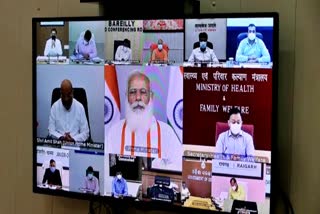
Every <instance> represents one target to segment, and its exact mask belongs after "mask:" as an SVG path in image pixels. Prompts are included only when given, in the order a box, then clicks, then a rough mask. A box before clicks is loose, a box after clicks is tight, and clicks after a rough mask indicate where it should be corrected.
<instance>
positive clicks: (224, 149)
mask: <svg viewBox="0 0 320 214" xmlns="http://www.w3.org/2000/svg"><path fill="white" fill-rule="evenodd" d="M228 125H229V130H227V131H225V132H222V133H221V134H220V135H219V137H218V140H217V143H216V148H215V153H217V154H226V155H232V159H237V158H238V157H239V156H244V157H253V156H254V145H253V139H252V136H251V135H250V134H248V133H246V132H244V131H243V130H241V126H242V118H241V112H240V110H239V109H238V108H232V109H230V111H229V120H228Z"/></svg>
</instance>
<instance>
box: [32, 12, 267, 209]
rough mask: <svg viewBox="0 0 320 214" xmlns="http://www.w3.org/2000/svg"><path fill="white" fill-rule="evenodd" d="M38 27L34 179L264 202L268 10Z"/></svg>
mask: <svg viewBox="0 0 320 214" xmlns="http://www.w3.org/2000/svg"><path fill="white" fill-rule="evenodd" d="M36 31H37V38H39V39H37V59H36V61H37V67H36V73H37V86H36V87H37V109H38V112H37V121H36V122H37V139H36V140H37V142H36V143H37V145H38V147H37V150H38V152H37V157H38V159H37V160H38V161H37V185H38V187H40V188H50V189H59V190H62V191H71V192H78V193H83V194H97V195H104V196H113V197H120V198H121V197H127V196H128V197H132V198H136V199H139V200H144V201H151V200H160V201H167V202H174V203H175V204H176V205H179V206H186V207H188V206H190V207H193V206H194V205H193V204H194V203H195V202H199V204H202V205H203V206H204V207H206V209H209V210H218V209H223V207H224V206H223V205H226V204H228V203H229V204H230V203H232V202H230V200H231V201H232V200H243V201H254V202H257V205H258V208H259V209H261V207H264V206H268V205H267V204H268V203H269V198H268V193H269V192H270V178H269V177H270V163H271V152H270V151H271V128H272V127H271V123H272V121H271V118H272V117H271V116H272V115H271V110H272V108H271V107H272V59H273V47H272V44H273V19H270V18H255V19H253V18H241V19H240V18H238V19H229V18H224V19H223V18H219V19H186V20H183V19H165V20H108V21H70V22H68V21H63V22H59V24H57V23H53V22H52V23H51V24H50V22H49V24H48V23H46V24H43V23H42V24H40V23H38V25H37V28H36ZM251 40H252V41H255V43H252V44H251V43H250V41H251ZM241 42H242V45H241V44H240V43H241ZM248 45H254V46H255V49H254V50H250V48H248V47H247V46H248ZM199 53H200V54H199ZM201 55H202V56H201ZM207 55H208V56H207ZM238 56H240V57H238ZM190 59H193V60H191V61H190ZM186 62H187V63H186ZM230 62H231V63H230ZM49 80H50V81H49ZM39 89H41V90H39ZM70 89H71V90H70ZM59 99H60V100H59ZM70 99H72V100H73V101H72V102H70ZM59 101H60V102H59ZM55 103H57V105H56V106H55V107H53V104H55ZM70 103H71V104H70ZM58 104H59V105H58ZM75 106H77V107H75ZM234 107H235V108H234ZM231 109H233V110H234V109H238V110H239V112H237V111H236V112H235V114H233V116H234V115H236V116H238V115H240V120H239V118H238V117H235V118H233V116H229V114H228V113H230V110H231ZM72 111H74V114H73V115H72V116H71V114H70V116H66V115H69V114H68V113H69V112H72ZM59 116H60V119H59ZM61 116H62V117H61ZM231 117H232V119H231ZM64 120H65V121H64ZM237 124H238V125H237ZM53 127H55V129H56V130H54V131H53ZM235 130H238V132H237V133H240V135H241V137H242V138H243V139H244V141H245V143H244V144H241V146H237V148H236V147H234V148H230V146H231V145H232V143H234V142H236V140H234V139H233V141H234V142H228V141H225V139H224V140H223V139H222V135H221V134H222V133H223V132H225V133H226V134H225V137H232V136H233V135H232V134H233V132H234V131H235ZM239 130H240V131H239ZM244 133H246V134H244ZM237 136H238V135H237ZM242 151H244V152H242ZM266 163H267V164H266ZM128 167H130V168H132V169H133V170H131V171H130V170H128ZM57 170H58V171H57ZM47 171H48V172H47ZM46 173H47V175H45V174H46ZM50 173H51V174H55V175H54V179H53V180H55V181H54V182H53V181H52V179H48V175H50ZM58 175H60V180H61V182H60V181H59V176H58ZM49 177H50V176H49ZM57 181H58V182H57ZM233 187H237V188H236V189H233ZM202 189H203V190H206V191H202ZM200 190H201V191H200ZM254 190H256V191H255V193H254ZM159 192H164V194H159ZM225 207H226V206H225ZM202 208H203V207H202Z"/></svg>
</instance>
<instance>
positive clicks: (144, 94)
mask: <svg viewBox="0 0 320 214" xmlns="http://www.w3.org/2000/svg"><path fill="white" fill-rule="evenodd" d="M153 99H154V93H153V91H152V89H151V84H150V79H149V78H148V77H147V76H146V75H145V74H144V73H141V72H134V73H132V74H131V75H129V78H128V81H127V87H126V99H125V100H126V101H125V102H126V104H125V107H126V108H125V110H126V111H125V118H124V119H122V120H120V121H118V122H116V123H114V124H113V125H112V126H111V127H110V128H109V129H108V130H106V138H105V144H106V146H107V152H108V153H111V154H120V155H129V156H140V157H148V158H154V160H153V162H152V165H153V166H154V167H157V168H166V169H171V168H173V169H171V170H181V166H182V144H181V142H180V141H179V139H178V137H177V135H176V134H175V132H174V131H173V129H172V127H171V126H169V125H168V124H167V123H164V122H162V121H159V120H157V119H156V118H155V116H154V114H153Z"/></svg>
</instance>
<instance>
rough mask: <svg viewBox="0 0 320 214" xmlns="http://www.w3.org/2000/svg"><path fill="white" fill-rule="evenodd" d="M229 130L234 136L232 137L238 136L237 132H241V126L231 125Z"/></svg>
mask: <svg viewBox="0 0 320 214" xmlns="http://www.w3.org/2000/svg"><path fill="white" fill-rule="evenodd" d="M230 130H231V132H232V134H234V135H237V134H239V132H240V130H241V124H238V123H234V124H231V125H230Z"/></svg>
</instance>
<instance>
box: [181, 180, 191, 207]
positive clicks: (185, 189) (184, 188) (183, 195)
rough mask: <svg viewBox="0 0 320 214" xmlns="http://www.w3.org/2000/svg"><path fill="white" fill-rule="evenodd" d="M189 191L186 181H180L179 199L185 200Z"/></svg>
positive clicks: (188, 195)
mask: <svg viewBox="0 0 320 214" xmlns="http://www.w3.org/2000/svg"><path fill="white" fill-rule="evenodd" d="M190 195H191V194H190V191H189V189H188V187H187V185H186V182H184V181H183V182H182V187H181V201H182V202H183V201H185V200H187V199H188V198H189V197H190Z"/></svg>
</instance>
